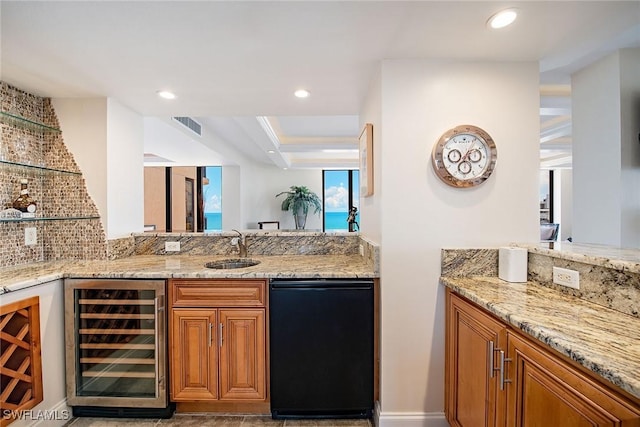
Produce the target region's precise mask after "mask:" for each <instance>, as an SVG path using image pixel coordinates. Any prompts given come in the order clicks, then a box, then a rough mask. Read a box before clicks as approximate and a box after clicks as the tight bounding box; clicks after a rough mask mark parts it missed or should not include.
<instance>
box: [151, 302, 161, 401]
mask: <svg viewBox="0 0 640 427" xmlns="http://www.w3.org/2000/svg"><path fill="white" fill-rule="evenodd" d="M163 305H164V303H162V304H161V303H160V301H159V299H158V296H157V295H156V297H155V298H154V299H153V308H154V313H155V314H156V315H155V319H153V331H154V335H153V336H154V338H153V341H154V342H155V344H156V345H155V350H154V355H153V359H154V360H155V363H154V365H155V371H156V397H158V396H160V360H159V359H158V357H159V353H158V350H159V349H158V337H159V336H160V335H159V334H158V319H160V318H161V313H160V312H161V311H163V310H164V307H163Z"/></svg>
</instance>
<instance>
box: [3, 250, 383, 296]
mask: <svg viewBox="0 0 640 427" xmlns="http://www.w3.org/2000/svg"><path fill="white" fill-rule="evenodd" d="M226 258H234V257H228V256H223V255H201V256H193V255H174V256H163V255H138V256H132V257H128V258H122V259H117V260H110V261H107V260H104V261H77V260H76V261H49V262H39V263H32V264H27V265H23V266H18V267H10V268H3V269H0V294H1V293H5V292H7V291H14V290H18V289H21V288H25V287H29V286H34V285H37V284H40V283H45V282H49V281H52V280H57V279H62V278H66V277H76V278H81V277H101V278H110V279H120V278H135V279H168V278H274V277H280V278H281V277H295V278H356V277H360V278H374V277H378V275H377V274H376V272H375V271H374V268H373V267H372V266H371V265H370V264H368V263H367V262H366V260H365V258H363V257H361V256H359V255H278V256H262V255H258V256H252V257H250V258H251V259H255V260H259V261H260V264H258V265H255V266H252V267H245V268H239V269H222V270H216V269H211V268H206V267H205V266H204V264H205V263H207V262H209V261H216V260H220V259H226Z"/></svg>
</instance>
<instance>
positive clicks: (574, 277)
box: [553, 267, 580, 289]
mask: <svg viewBox="0 0 640 427" xmlns="http://www.w3.org/2000/svg"><path fill="white" fill-rule="evenodd" d="M553 283H555V284H556V285H561V286H567V287H569V288H573V289H580V273H578V272H577V271H576V270H569V269H567V268H560V267H553Z"/></svg>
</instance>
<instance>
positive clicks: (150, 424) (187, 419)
mask: <svg viewBox="0 0 640 427" xmlns="http://www.w3.org/2000/svg"><path fill="white" fill-rule="evenodd" d="M67 426H68V427H174V426H175V427H178V426H179V427H218V426H220V427H260V426H266V427H371V426H372V423H371V421H369V420H348V419H344V420H274V419H272V418H271V417H270V416H268V415H225V416H218V415H216V416H214V415H210V414H197V415H193V414H175V415H174V416H173V417H172V418H169V419H140V418H138V419H133V418H131V419H129V418H90V417H87V418H85V417H81V418H74V419H73V420H71V421H70V422H69V423H67Z"/></svg>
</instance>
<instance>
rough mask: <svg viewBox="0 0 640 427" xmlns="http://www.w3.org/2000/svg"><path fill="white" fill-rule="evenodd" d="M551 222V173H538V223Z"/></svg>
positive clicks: (544, 171)
mask: <svg viewBox="0 0 640 427" xmlns="http://www.w3.org/2000/svg"><path fill="white" fill-rule="evenodd" d="M551 222H553V171H552V170H541V171H540V223H541V224H542V223H551Z"/></svg>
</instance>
